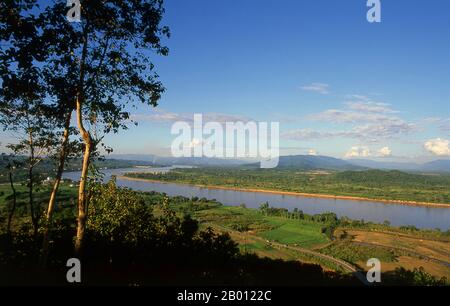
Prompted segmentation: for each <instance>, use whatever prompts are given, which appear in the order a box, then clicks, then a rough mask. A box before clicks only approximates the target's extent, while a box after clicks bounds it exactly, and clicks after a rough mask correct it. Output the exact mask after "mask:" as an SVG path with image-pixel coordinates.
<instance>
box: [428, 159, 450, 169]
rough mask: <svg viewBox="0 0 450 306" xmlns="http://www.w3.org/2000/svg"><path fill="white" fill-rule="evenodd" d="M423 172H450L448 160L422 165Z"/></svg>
mask: <svg viewBox="0 0 450 306" xmlns="http://www.w3.org/2000/svg"><path fill="white" fill-rule="evenodd" d="M421 168H422V170H423V171H436V172H450V160H449V159H438V160H435V161H431V162H428V163H425V164H423V165H422V167H421Z"/></svg>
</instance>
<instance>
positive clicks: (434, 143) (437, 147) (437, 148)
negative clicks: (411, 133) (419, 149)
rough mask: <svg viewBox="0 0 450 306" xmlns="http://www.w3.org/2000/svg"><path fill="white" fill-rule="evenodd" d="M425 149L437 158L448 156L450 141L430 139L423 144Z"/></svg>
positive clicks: (449, 154)
mask: <svg viewBox="0 0 450 306" xmlns="http://www.w3.org/2000/svg"><path fill="white" fill-rule="evenodd" d="M424 147H425V149H426V150H427V151H428V152H430V153H433V154H435V155H438V156H450V140H448V139H441V138H436V139H430V140H428V141H426V142H425V144H424Z"/></svg>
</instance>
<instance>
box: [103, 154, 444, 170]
mask: <svg viewBox="0 0 450 306" xmlns="http://www.w3.org/2000/svg"><path fill="white" fill-rule="evenodd" d="M108 158H111V159H120V160H134V161H144V162H151V163H153V164H155V165H189V166H239V165H249V164H250V165H252V164H253V165H256V164H255V163H250V162H249V161H244V160H237V159H220V158H207V157H180V158H175V157H162V156H157V155H152V154H113V155H110V156H108ZM277 168H290V169H302V170H314V169H322V170H364V169H369V168H371V169H382V170H402V171H431V172H450V160H448V159H438V160H435V161H431V162H427V163H422V164H419V163H407V162H404V163H403V162H383V161H375V160H369V159H349V160H343V159H339V158H334V157H329V156H314V155H290V156H281V157H280V160H279V163H278V167H277Z"/></svg>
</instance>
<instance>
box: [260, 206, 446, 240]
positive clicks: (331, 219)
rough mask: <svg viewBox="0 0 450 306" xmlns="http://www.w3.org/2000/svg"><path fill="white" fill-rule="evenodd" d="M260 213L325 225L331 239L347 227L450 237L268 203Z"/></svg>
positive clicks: (416, 229) (387, 222)
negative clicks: (335, 232)
mask: <svg viewBox="0 0 450 306" xmlns="http://www.w3.org/2000/svg"><path fill="white" fill-rule="evenodd" d="M258 211H259V212H260V213H261V214H263V215H265V216H276V217H283V218H286V219H294V220H303V221H309V222H315V223H320V224H324V226H323V228H322V232H323V233H324V234H326V235H327V236H328V237H329V238H330V239H333V232H334V230H335V229H336V228H337V227H339V226H340V227H347V228H363V229H378V230H383V229H384V230H391V231H392V230H396V231H401V232H405V233H408V232H409V233H415V234H423V235H429V236H443V237H450V230H447V231H441V230H440V229H426V230H422V229H418V228H417V227H415V226H414V225H404V226H400V227H393V226H391V224H390V223H389V221H385V222H383V224H377V223H374V222H370V221H364V220H353V219H350V218H348V217H346V216H343V217H340V218H339V217H338V216H337V215H336V214H335V213H333V212H324V213H321V214H315V215H310V214H305V213H304V212H303V211H302V210H299V209H298V208H294V209H293V210H292V211H289V210H288V209H287V208H276V207H271V206H270V205H269V203H268V202H265V203H262V204H261V205H260V206H259V208H258Z"/></svg>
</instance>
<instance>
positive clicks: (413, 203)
mask: <svg viewBox="0 0 450 306" xmlns="http://www.w3.org/2000/svg"><path fill="white" fill-rule="evenodd" d="M117 178H120V179H123V180H129V181H140V182H151V183H161V184H177V185H185V186H193V187H199V188H209V189H222V190H232V191H243V192H259V193H269V194H279V195H291V196H301V197H308V198H323V199H336V200H350V201H366V202H381V203H385V204H395V205H406V206H426V207H434V208H450V204H444V203H430V202H416V201H402V200H385V199H371V198H364V197H355V196H342V195H331V194H316V193H303V192H293V191H280V190H267V189H256V188H237V187H228V186H216V185H200V184H189V183H179V182H166V181H159V180H152V179H143V178H135V177H129V176H125V175H120V176H117Z"/></svg>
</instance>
